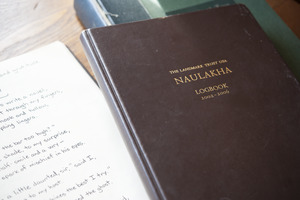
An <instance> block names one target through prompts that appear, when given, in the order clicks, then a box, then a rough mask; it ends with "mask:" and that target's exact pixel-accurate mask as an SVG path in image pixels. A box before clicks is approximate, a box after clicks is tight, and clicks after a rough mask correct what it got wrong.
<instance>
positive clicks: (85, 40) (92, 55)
mask: <svg viewBox="0 0 300 200" xmlns="http://www.w3.org/2000/svg"><path fill="white" fill-rule="evenodd" d="M80 40H81V43H82V45H83V49H84V51H85V54H86V56H87V59H88V61H89V63H90V65H91V68H92V70H93V73H94V75H95V77H96V80H97V83H98V85H99V87H100V88H101V90H102V92H103V95H104V97H105V99H106V101H107V103H108V106H109V108H110V110H111V112H112V114H113V116H114V119H115V121H116V122H117V125H118V127H119V130H120V133H121V135H122V138H123V140H124V141H125V144H126V146H127V149H128V152H129V153H130V155H131V157H132V159H133V162H134V164H135V166H136V169H137V171H138V173H139V175H140V177H141V179H142V181H143V183H144V187H145V189H146V191H147V193H148V195H149V197H150V199H155V200H165V199H166V198H165V196H164V194H163V192H162V189H161V187H160V186H159V184H158V182H157V180H156V178H155V176H154V175H153V173H152V170H151V169H149V165H147V164H145V163H147V162H145V158H144V156H143V155H141V154H142V153H141V151H140V150H139V148H138V145H137V144H136V141H135V140H134V138H133V137H132V134H131V133H130V130H129V126H128V123H127V122H126V120H125V119H124V114H123V113H122V109H120V104H119V103H118V100H117V98H116V95H115V92H114V91H113V89H112V86H111V84H110V81H109V78H108V76H107V75H105V74H106V73H105V72H104V70H103V67H104V66H103V62H102V61H101V60H102V59H101V58H99V57H97V55H101V54H100V52H98V51H97V50H96V48H95V47H94V45H93V44H94V42H93V39H92V38H91V36H90V34H89V30H85V31H83V33H82V34H81V36H80Z"/></svg>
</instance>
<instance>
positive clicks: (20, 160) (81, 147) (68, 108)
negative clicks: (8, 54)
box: [0, 42, 148, 200]
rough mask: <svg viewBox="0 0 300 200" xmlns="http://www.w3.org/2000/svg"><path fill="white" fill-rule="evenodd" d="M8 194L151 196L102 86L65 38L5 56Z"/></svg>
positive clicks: (0, 144) (1, 103)
mask: <svg viewBox="0 0 300 200" xmlns="http://www.w3.org/2000/svg"><path fill="white" fill-rule="evenodd" d="M9 199H13V200H16V199H20V200H25V199H27V200H31V199H33V200H35V199H36V200H40V199H43V200H59V199H68V200H69V199H70V200H82V199H109V200H114V199H115V200H145V199H148V196H147V194H146V192H145V189H144V187H143V185H142V183H141V180H140V178H139V176H138V174H137V172H136V169H135V167H134V165H133V163H132V160H131V159H130V157H129V154H128V152H127V150H126V147H125V145H124V143H123V141H122V139H121V136H120V133H119V131H118V129H117V127H116V125H115V123H114V121H113V118H112V116H111V113H110V111H109V109H108V108H107V104H106V102H105V100H104V98H103V96H102V93H101V91H100V90H99V88H98V87H97V86H96V84H95V83H94V82H93V80H92V79H91V78H90V77H89V76H88V75H87V73H86V72H85V71H84V69H82V67H81V66H80V65H79V63H78V62H77V61H76V59H75V58H74V57H73V55H71V53H70V52H69V51H68V49H67V48H66V47H65V46H64V45H63V44H61V43H60V42H55V43H52V44H50V45H48V46H46V47H43V48H41V49H38V50H36V51H33V52H30V53H28V54H25V55H22V56H19V57H16V58H13V59H10V60H7V61H4V62H2V63H0V200H9Z"/></svg>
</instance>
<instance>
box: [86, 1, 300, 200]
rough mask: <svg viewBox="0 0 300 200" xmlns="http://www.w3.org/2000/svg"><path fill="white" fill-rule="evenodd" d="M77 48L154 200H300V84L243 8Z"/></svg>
mask: <svg viewBox="0 0 300 200" xmlns="http://www.w3.org/2000/svg"><path fill="white" fill-rule="evenodd" d="M81 40H82V43H83V46H84V48H85V51H86V54H87V57H88V59H89V61H90V63H91V66H92V68H93V71H94V73H95V76H96V79H97V81H98V83H99V85H100V87H101V90H102V91H103V93H104V94H105V96H106V98H107V101H108V104H109V105H110V106H111V110H112V112H113V114H114V115H115V119H116V122H117V123H118V124H119V127H120V130H121V132H122V134H123V136H124V140H125V141H126V143H127V147H128V149H129V150H130V152H131V155H132V158H133V159H134V161H135V164H136V166H137V168H138V170H139V172H140V175H141V177H143V181H144V184H145V187H146V188H147V189H148V191H149V194H151V195H152V198H154V199H168V200H177V199H180V200H181V199H182V200H194V199H195V200H202V199H203V200H210V199H211V200H269V199H270V200H283V199H288V200H292V199H295V200H296V199H300V189H299V188H300V86H299V83H298V82H297V80H296V79H295V77H294V75H293V74H292V73H291V72H290V70H289V69H288V67H287V66H286V64H285V63H284V61H283V60H282V59H281V57H280V56H279V54H278V53H277V51H276V49H275V48H274V46H273V44H271V42H270V41H269V39H268V38H267V37H266V35H265V33H264V32H263V31H262V29H261V28H260V27H259V25H258V23H257V22H256V21H255V19H254V18H253V16H252V15H251V13H250V12H249V10H248V9H247V8H246V7H245V6H243V5H234V6H228V7H222V8H216V9H210V10H206V11H199V12H194V13H188V14H182V15H176V16H171V17H166V18H159V19H153V20H147V21H141V22H136V23H129V24H122V25H116V26H110V27H104V28H95V29H89V30H86V31H84V32H83V34H82V36H81Z"/></svg>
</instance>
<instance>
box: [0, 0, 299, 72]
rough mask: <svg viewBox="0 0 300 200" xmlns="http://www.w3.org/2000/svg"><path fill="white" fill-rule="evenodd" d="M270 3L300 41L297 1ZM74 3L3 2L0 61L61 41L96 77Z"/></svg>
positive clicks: (0, 5) (56, 0) (57, 0)
mask: <svg viewBox="0 0 300 200" xmlns="http://www.w3.org/2000/svg"><path fill="white" fill-rule="evenodd" d="M266 1H267V2H268V3H269V4H270V5H271V7H272V8H273V9H274V10H275V11H276V12H277V13H278V14H279V15H280V16H281V18H282V19H283V20H284V21H285V22H286V23H287V24H288V25H289V26H290V27H291V29H292V30H293V31H294V32H295V33H296V35H297V36H298V37H299V38H300V30H299V28H300V23H299V20H300V16H299V15H300V4H299V3H297V2H296V1H294V0H266ZM73 3H74V2H73V0H1V1H0V16H1V18H0V61H1V60H5V59H8V58H11V57H14V56H17V55H20V54H23V53H25V52H28V51H30V50H33V49H36V48H38V47H41V46H44V45H46V44H49V43H51V42H53V41H56V40H59V41H61V42H63V43H65V44H66V45H67V46H68V47H69V48H70V50H71V51H72V52H73V54H74V55H75V56H76V57H77V58H78V60H79V61H80V62H81V63H82V65H83V66H84V67H85V68H86V69H87V70H88V72H89V73H90V74H92V71H91V68H90V67H89V64H88V61H87V59H86V57H85V55H84V52H83V49H82V46H81V43H80V40H79V35H80V33H81V31H82V30H83V26H82V25H81V23H80V21H79V20H78V18H77V17H76V13H75V10H74V8H73ZM70 73H71V72H70Z"/></svg>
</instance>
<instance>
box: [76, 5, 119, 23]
mask: <svg viewBox="0 0 300 200" xmlns="http://www.w3.org/2000/svg"><path fill="white" fill-rule="evenodd" d="M74 9H75V11H76V14H77V16H78V18H79V20H80V21H81V23H82V24H83V26H84V27H85V28H96V27H103V26H109V25H112V24H114V23H113V21H112V20H111V18H110V17H108V16H107V15H106V11H105V8H104V7H103V6H102V5H101V4H99V2H98V1H96V0H74Z"/></svg>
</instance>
